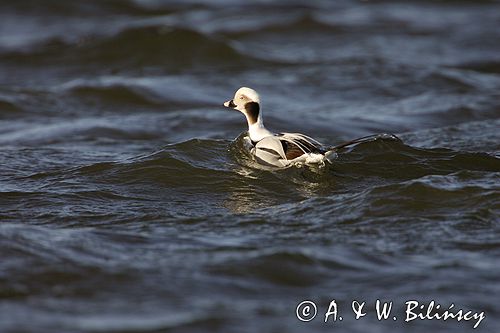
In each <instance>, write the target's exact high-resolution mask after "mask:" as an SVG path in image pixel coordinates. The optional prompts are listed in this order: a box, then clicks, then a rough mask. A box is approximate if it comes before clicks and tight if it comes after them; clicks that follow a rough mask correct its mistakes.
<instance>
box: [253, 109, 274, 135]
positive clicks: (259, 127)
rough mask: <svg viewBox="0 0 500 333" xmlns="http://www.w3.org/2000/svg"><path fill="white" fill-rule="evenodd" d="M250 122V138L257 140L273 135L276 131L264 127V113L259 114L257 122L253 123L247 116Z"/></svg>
mask: <svg viewBox="0 0 500 333" xmlns="http://www.w3.org/2000/svg"><path fill="white" fill-rule="evenodd" d="M247 122H248V134H249V135H250V140H252V141H254V142H257V141H260V140H262V139H264V138H265V137H268V136H272V135H274V133H272V132H271V131H269V130H268V129H267V128H265V127H264V121H263V120H262V114H259V117H258V118H257V121H256V122H255V123H253V124H252V123H251V122H250V119H248V117H247Z"/></svg>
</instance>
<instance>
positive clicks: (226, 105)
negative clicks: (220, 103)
mask: <svg viewBox="0 0 500 333" xmlns="http://www.w3.org/2000/svg"><path fill="white" fill-rule="evenodd" d="M224 106H225V107H226V108H233V109H234V108H235V107H236V104H234V102H233V100H230V101H227V102H224Z"/></svg>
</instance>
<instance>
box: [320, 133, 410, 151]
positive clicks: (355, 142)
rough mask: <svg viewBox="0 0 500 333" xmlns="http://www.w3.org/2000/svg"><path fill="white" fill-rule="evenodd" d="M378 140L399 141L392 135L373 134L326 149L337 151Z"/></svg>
mask: <svg viewBox="0 0 500 333" xmlns="http://www.w3.org/2000/svg"><path fill="white" fill-rule="evenodd" d="M379 139H382V140H396V141H401V139H400V138H398V137H397V136H396V135H394V134H387V133H382V134H373V135H367V136H363V137H361V138H357V139H354V140H350V141H347V142H344V143H341V144H338V145H335V146H332V147H330V148H328V151H338V150H340V149H342V148H346V147H349V146H353V145H358V144H360V143H365V142H371V141H375V140H379Z"/></svg>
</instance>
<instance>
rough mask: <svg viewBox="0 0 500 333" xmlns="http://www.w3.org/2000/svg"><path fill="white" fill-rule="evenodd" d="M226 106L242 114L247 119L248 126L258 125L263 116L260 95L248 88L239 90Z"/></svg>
mask: <svg viewBox="0 0 500 333" xmlns="http://www.w3.org/2000/svg"><path fill="white" fill-rule="evenodd" d="M224 106H225V107H228V108H233V109H235V110H238V111H240V112H242V113H243V114H244V115H245V117H247V120H248V125H253V124H255V123H257V122H258V120H259V116H261V114H260V97H259V94H257V92H256V91H255V90H253V89H250V88H247V87H241V88H240V89H238V91H236V93H235V94H234V98H233V99H232V100H229V101H227V102H224ZM260 118H262V117H260Z"/></svg>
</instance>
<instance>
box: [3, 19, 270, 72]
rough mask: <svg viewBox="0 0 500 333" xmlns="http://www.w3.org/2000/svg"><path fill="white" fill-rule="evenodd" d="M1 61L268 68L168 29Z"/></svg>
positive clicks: (205, 38) (59, 43)
mask: <svg viewBox="0 0 500 333" xmlns="http://www.w3.org/2000/svg"><path fill="white" fill-rule="evenodd" d="M0 60H3V61H4V62H11V63H16V64H26V65H29V66H33V65H57V66H61V65H71V66H78V65H80V66H83V67H91V66H96V67H100V66H102V67H105V68H106V69H107V70H108V72H109V71H113V70H115V71H116V70H122V69H141V68H144V67H147V66H156V67H161V68H164V69H168V70H169V71H170V72H172V71H175V72H176V71H179V70H181V69H190V68H196V67H206V66H215V65H217V66H234V65H238V64H240V65H243V64H245V65H251V64H252V63H259V62H262V61H260V60H257V59H255V58H253V57H251V56H248V55H243V54H241V53H239V52H238V51H237V50H236V49H234V48H233V47H232V46H231V45H230V43H229V42H228V41H225V40H223V39H220V38H216V37H214V36H210V35H204V34H202V33H199V32H195V31H193V30H187V29H180V28H171V27H168V26H146V27H138V28H128V29H126V30H123V31H121V32H119V33H117V34H115V35H112V36H93V37H88V38H86V39H85V41H83V42H81V43H77V44H75V43H70V42H68V41H63V40H61V39H53V40H50V41H46V42H44V43H43V44H41V45H36V46H33V47H31V48H30V49H29V50H24V51H19V50H17V51H4V53H3V54H1V55H0Z"/></svg>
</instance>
